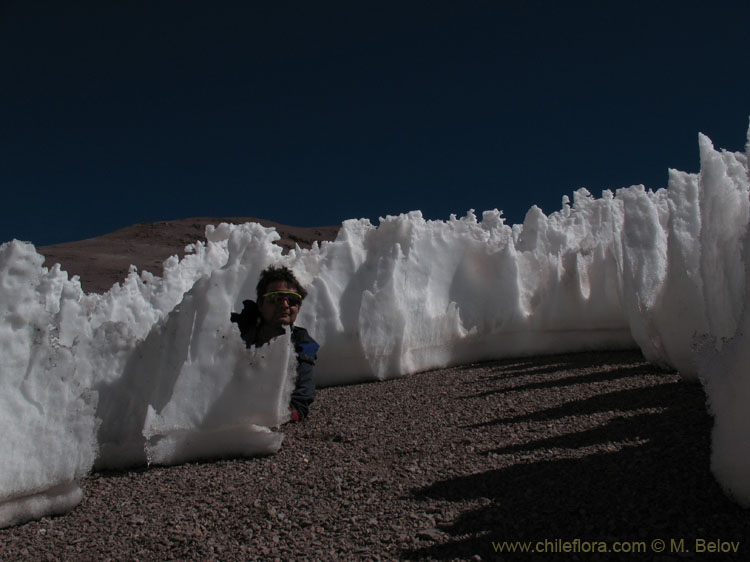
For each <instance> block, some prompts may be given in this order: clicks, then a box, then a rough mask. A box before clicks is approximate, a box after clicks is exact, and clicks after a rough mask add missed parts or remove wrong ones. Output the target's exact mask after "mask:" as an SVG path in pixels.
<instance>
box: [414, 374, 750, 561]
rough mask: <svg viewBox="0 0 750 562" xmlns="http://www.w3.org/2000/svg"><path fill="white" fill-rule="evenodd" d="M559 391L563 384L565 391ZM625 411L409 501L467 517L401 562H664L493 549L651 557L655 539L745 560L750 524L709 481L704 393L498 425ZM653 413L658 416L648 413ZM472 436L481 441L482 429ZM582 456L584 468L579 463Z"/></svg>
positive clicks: (637, 395)
mask: <svg viewBox="0 0 750 562" xmlns="http://www.w3.org/2000/svg"><path fill="white" fill-rule="evenodd" d="M630 370H631V369H625V371H630ZM610 375H612V376H618V374H617V373H616V372H615V373H610ZM559 382H560V383H561V384H565V379H562V380H561V381H559ZM623 405H627V409H628V411H627V412H625V411H623V412H622V414H623V415H616V416H614V417H609V418H608V420H607V421H606V422H604V423H602V424H601V425H598V426H596V427H593V428H589V429H585V430H582V431H579V432H574V433H568V434H565V435H560V436H555V437H546V438H542V439H538V440H532V441H531V442H527V443H514V444H511V445H506V446H500V447H495V448H489V449H486V450H484V451H481V453H482V454H484V455H486V456H487V457H488V462H489V459H490V457H491V456H492V455H507V456H509V457H510V458H511V459H512V460H511V463H512V464H511V465H510V466H507V467H504V468H500V469H492V470H487V471H483V472H479V473H475V474H471V473H470V471H469V470H468V469H467V474H465V475H463V476H459V477H456V478H450V479H446V480H440V481H436V482H434V483H433V484H431V485H429V486H426V487H420V488H416V489H414V490H412V497H413V498H414V499H416V500H417V501H423V502H425V503H431V502H435V501H439V502H445V501H447V502H455V503H456V504H459V505H460V506H462V507H463V506H467V505H468V506H469V507H468V509H466V510H465V511H463V512H462V513H461V514H460V515H459V516H458V517H456V518H455V519H453V520H452V521H451V522H450V523H448V524H445V525H443V526H440V527H439V529H440V531H441V532H443V533H445V534H447V536H448V537H449V540H448V541H447V542H440V544H434V545H432V546H425V547H423V548H419V549H411V550H407V551H403V552H402V556H403V557H404V558H406V559H411V560H413V559H424V558H427V559H431V560H453V559H467V560H469V559H474V558H473V557H475V556H477V555H478V556H480V557H481V559H482V560H494V559H503V560H514V561H515V560H541V559H544V560H547V559H552V560H556V559H565V560H619V559H622V560H636V559H637V560H641V559H649V560H650V559H652V557H653V556H655V555H656V554H655V553H654V551H652V550H647V552H645V553H643V554H640V555H639V554H634V553H632V552H631V553H628V554H619V555H618V554H613V553H608V554H605V555H596V554H591V553H588V554H584V553H578V554H572V553H557V554H555V553H551V552H546V553H542V554H540V553H536V554H534V553H521V552H515V553H505V554H499V553H498V552H496V551H495V550H494V548H495V547H494V546H493V541H494V542H495V543H499V542H502V541H529V542H532V543H537V542H539V541H545V540H548V541H555V540H556V539H561V540H562V541H573V540H575V539H580V540H581V541H607V542H608V543H609V544H612V543H613V542H614V541H620V542H624V541H645V544H646V545H647V546H648V545H649V544H650V541H652V540H654V539H663V540H666V541H667V542H669V541H670V539H675V540H677V541H679V540H681V539H684V544H685V549H686V550H693V547H694V545H695V541H696V539H707V540H716V539H720V540H723V541H739V543H740V547H739V552H738V553H736V554H733V553H717V554H707V553H701V554H699V555H698V554H694V555H697V556H699V557H700V559H701V560H711V559H716V560H728V559H746V557H747V556H748V552H750V513H748V512H747V511H746V510H743V509H742V508H741V507H740V506H739V505H738V504H736V503H734V502H732V501H731V500H730V499H729V498H728V497H727V496H726V495H725V494H724V493H723V491H722V490H721V488H720V486H719V484H718V483H717V482H716V480H715V479H714V477H713V475H712V474H711V471H710V437H711V425H712V420H711V418H710V416H709V414H707V413H706V410H705V394H704V392H703V390H702V388H701V387H700V385H699V384H698V383H686V382H674V383H668V384H658V385H655V386H650V387H645V388H637V389H629V390H624V391H618V392H612V393H608V394H602V395H598V396H595V397H592V398H589V399H585V400H581V401H574V402H569V403H566V404H563V405H561V406H559V407H554V408H549V409H546V410H542V411H539V412H534V413H529V414H521V415H516V416H508V417H505V418H501V419H497V420H495V421H494V422H492V423H493V424H509V426H510V424H513V423H516V422H522V421H546V422H554V420H559V419H561V418H563V417H566V416H581V415H583V416H592V415H596V414H597V413H607V412H612V411H614V412H617V411H618V410H622V408H623ZM647 408H650V411H646V412H644V410H643V409H647ZM634 410H637V411H634ZM467 429H468V430H469V431H478V430H479V431H481V428H480V427H479V426H476V427H474V428H467ZM696 442H697V444H698V446H695V445H696ZM618 449H619V450H618ZM610 450H611V452H609V451H610ZM576 455H579V456H580V455H583V456H581V457H580V458H571V457H574V456H576ZM438 542H439V541H438ZM665 554H669V553H668V552H665ZM597 556H599V557H597ZM617 556H620V558H618V557H617ZM713 556H715V558H712V557H713ZM733 557H735V558H733ZM657 559H658V556H657ZM664 559H665V560H667V559H669V560H671V559H672V558H664Z"/></svg>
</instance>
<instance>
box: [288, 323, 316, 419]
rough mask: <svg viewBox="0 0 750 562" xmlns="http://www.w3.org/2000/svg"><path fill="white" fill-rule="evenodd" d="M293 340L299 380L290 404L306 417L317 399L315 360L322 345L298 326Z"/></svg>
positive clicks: (294, 330) (293, 333)
mask: <svg viewBox="0 0 750 562" xmlns="http://www.w3.org/2000/svg"><path fill="white" fill-rule="evenodd" d="M292 342H293V343H294V350H295V351H296V352H297V382H296V384H295V387H294V391H293V392H292V399H291V400H290V406H291V407H292V408H294V409H295V410H297V412H298V414H299V415H300V416H301V417H302V418H306V417H307V414H308V412H309V411H310V404H312V403H313V401H314V400H315V361H316V359H317V358H318V349H320V346H319V345H318V343H317V342H316V341H315V340H314V339H312V338H311V337H310V334H308V333H307V330H305V329H304V328H298V327H295V328H294V329H293V331H292Z"/></svg>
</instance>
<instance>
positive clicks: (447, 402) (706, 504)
mask: <svg viewBox="0 0 750 562" xmlns="http://www.w3.org/2000/svg"><path fill="white" fill-rule="evenodd" d="M710 428H711V419H710V417H709V416H708V414H707V413H706V409H705V397H704V394H703V391H702V389H701V387H700V385H698V384H695V383H684V382H682V381H681V380H680V379H679V377H678V376H677V375H676V374H674V373H665V372H663V371H659V370H657V369H656V368H654V367H653V366H651V365H649V364H648V363H646V362H645V361H644V360H643V359H642V357H641V356H640V354H639V353H637V352H611V353H582V354H572V355H559V356H549V357H542V358H533V359H532V358H529V359H514V360H503V361H495V362H489V363H481V364H474V365H466V366H462V367H455V368H450V369H443V370H438V371H432V372H427V373H420V374H416V375H412V376H409V377H405V378H402V379H398V380H393V381H387V382H381V383H369V384H359V385H351V386H344V387H334V388H326V389H322V390H320V391H319V397H318V400H317V401H316V403H315V404H314V410H313V413H312V416H311V417H310V418H309V419H308V420H307V421H306V422H305V423H303V424H297V425H287V426H285V433H286V439H285V442H284V445H283V446H282V449H281V451H280V452H279V453H278V454H277V455H274V456H270V457H265V458H255V459H233V460H232V459H230V460H222V461H216V462H206V463H192V464H187V465H182V466H176V467H152V468H150V469H139V470H132V471H125V472H117V473H98V474H94V475H92V476H90V477H89V478H87V479H86V480H85V481H84V482H82V485H83V488H84V494H85V496H84V500H83V502H82V503H81V505H80V506H78V507H77V508H76V509H75V510H74V511H73V512H72V513H70V514H68V515H65V516H62V517H55V518H46V519H44V520H42V521H38V522H31V523H27V524H25V525H22V526H18V527H15V528H11V529H5V530H0V560H2V561H8V562H10V561H15V560H24V561H30V560H92V561H93V560H97V561H98V560H123V561H124V560H144V561H145V560H154V561H157V560H158V561H162V560H227V561H230V560H550V559H552V560H558V559H560V560H618V559H621V560H683V559H686V558H687V559H694V560H713V559H715V560H728V559H738V560H741V559H744V560H746V559H748V558H747V557H748V555H749V554H750V512H748V510H744V509H742V508H740V507H739V506H738V505H736V504H735V503H733V502H732V501H731V500H730V499H728V498H727V497H726V496H725V494H724V493H723V492H722V490H721V489H720V488H719V486H718V485H717V484H716V482H715V481H714V479H713V477H712V476H711V473H710V470H709V440H710ZM555 539H561V540H566V541H573V540H574V539H581V540H584V541H607V545H608V546H609V547H614V546H613V542H614V541H620V542H625V541H645V542H644V543H643V544H644V546H645V548H646V552H645V553H644V554H640V555H639V554H633V553H630V554H622V555H617V554H613V553H609V554H591V553H585V554H576V553H567V554H553V553H550V552H547V553H543V554H535V555H534V554H521V553H515V554H506V555H500V554H496V553H495V552H494V550H493V545H492V541H496V542H499V541H534V542H536V541H544V540H549V541H551V542H550V543H549V544H550V545H551V546H548V547H547V548H548V549H552V548H554V546H553V545H554V544H555V542H554V541H555ZM654 539H663V540H666V541H667V543H666V544H667V548H666V551H665V552H663V553H655V552H654V551H653V550H652V548H651V546H650V544H651V541H652V540H654ZM697 539H701V540H702V539H711V540H716V539H719V540H722V541H727V542H728V541H735V542H739V545H738V546H739V551H738V553H737V554H731V553H730V554H704V553H695V552H691V553H674V552H670V548H669V544H670V541H671V540H673V541H677V542H676V543H675V544H678V541H679V540H684V546H685V549H686V550H691V551H694V550H695V546H696V542H695V541H696V540H697ZM698 546H700V543H699V545H698ZM618 556H619V557H618Z"/></svg>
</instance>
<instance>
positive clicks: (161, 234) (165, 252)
mask: <svg viewBox="0 0 750 562" xmlns="http://www.w3.org/2000/svg"><path fill="white" fill-rule="evenodd" d="M222 222H227V223H232V224H242V223H246V222H256V223H259V224H261V225H263V226H266V227H274V228H275V229H276V231H277V232H278V233H279V235H280V236H281V239H280V240H279V241H278V242H277V244H279V245H280V246H281V247H282V248H283V249H284V253H286V252H288V251H289V250H290V249H293V248H294V247H295V246H296V245H299V247H300V248H310V247H311V246H312V243H313V242H315V241H318V242H322V241H324V240H334V239H335V238H336V235H337V234H338V231H339V229H340V228H341V227H340V226H321V227H297V226H288V225H284V224H279V223H276V222H273V221H269V220H265V219H258V218H254V217H224V218H218V217H193V218H187V219H177V220H171V221H159V222H145V223H139V224H134V225H132V226H128V227H125V228H121V229H119V230H116V231H114V232H110V233H109V234H104V235H102V236H97V237H95V238H88V239H86V240H80V241H77V242H65V243H64V244H53V245H50V246H40V247H38V248H37V251H38V252H39V253H40V254H42V255H43V256H44V257H45V260H44V265H45V267H52V266H53V265H54V264H56V263H59V264H60V265H61V267H62V268H63V270H65V271H67V272H68V274H69V275H70V276H73V275H78V276H79V277H80V279H81V286H82V287H83V289H84V291H86V292H87V293H92V292H93V293H102V292H105V291H107V290H109V289H110V288H111V287H112V285H114V284H115V283H118V282H120V281H122V280H123V279H125V277H126V276H127V274H128V271H129V269H130V265H131V264H132V265H135V266H136V267H137V268H138V271H150V272H151V273H153V274H155V275H161V274H162V271H163V268H162V263H163V262H164V260H166V259H167V258H168V257H169V256H172V255H175V254H177V255H178V256H179V257H180V258H182V257H183V256H184V254H185V246H187V245H188V244H192V243H193V242H195V241H197V240H201V241H205V239H206V237H205V231H206V226H208V225H209V224H213V225H218V224H220V223H222Z"/></svg>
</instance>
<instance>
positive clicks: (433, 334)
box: [0, 133, 750, 526]
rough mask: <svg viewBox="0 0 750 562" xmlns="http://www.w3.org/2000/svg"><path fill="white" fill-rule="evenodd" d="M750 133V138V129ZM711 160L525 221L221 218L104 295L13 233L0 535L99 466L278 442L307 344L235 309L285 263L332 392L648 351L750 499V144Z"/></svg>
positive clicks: (255, 449) (3, 283)
mask: <svg viewBox="0 0 750 562" xmlns="http://www.w3.org/2000/svg"><path fill="white" fill-rule="evenodd" d="M749 139H750V133H749ZM699 146H700V160H701V172H700V173H699V174H687V173H683V172H678V171H675V170H670V176H669V185H668V187H667V188H666V189H660V190H658V191H656V192H653V191H651V190H646V189H645V188H644V187H643V186H633V187H629V188H625V189H618V190H617V191H616V192H615V193H612V192H610V191H605V192H604V193H602V196H601V198H599V199H597V198H594V197H593V196H591V195H590V194H589V193H588V192H587V191H586V190H585V189H579V190H578V191H576V192H575V193H574V196H573V203H572V204H571V203H570V202H569V200H568V198H567V197H564V198H563V207H562V210H560V211H558V212H556V213H553V214H551V215H550V216H545V215H544V214H543V213H542V211H541V210H540V209H538V208H537V207H532V208H531V209H530V210H529V211H528V213H527V215H526V219H525V221H524V224H523V225H515V226H513V227H510V226H508V225H506V224H505V223H504V219H503V218H502V216H501V212H500V211H497V210H492V211H485V212H484V213H483V214H482V217H481V220H480V219H479V218H478V217H477V216H475V215H474V213H473V211H471V212H469V213H468V214H467V215H466V216H464V217H462V218H456V217H455V216H452V217H451V218H450V219H449V220H448V221H427V220H424V219H423V217H422V215H421V213H420V212H419V211H414V212H411V213H408V214H405V215H400V216H398V217H390V216H389V217H386V218H385V219H381V221H380V225H379V226H378V227H375V226H373V225H372V224H370V222H369V221H367V220H349V221H346V222H344V223H343V225H342V228H341V231H340V233H339V235H338V238H337V239H336V240H335V241H334V242H324V243H323V244H322V245H321V246H318V245H314V246H313V248H312V249H310V250H300V249H297V250H295V251H292V252H290V253H289V254H287V255H282V254H281V248H280V247H278V246H276V245H275V244H273V243H272V242H273V241H274V240H276V239H278V234H277V233H276V232H275V231H274V230H273V229H268V228H264V227H261V226H260V225H258V224H254V223H249V224H244V225H228V224H222V225H220V226H219V227H216V228H214V227H208V229H207V239H208V242H207V243H206V244H203V243H196V244H194V245H192V246H191V247H190V248H191V250H192V253H190V254H189V255H187V256H186V257H185V258H184V259H182V260H181V261H178V260H177V258H176V257H173V258H170V259H169V260H167V262H166V263H165V270H164V276H163V277H162V278H158V277H155V276H153V275H150V274H148V273H144V274H143V276H139V275H138V274H137V273H136V272H135V270H133V271H131V273H130V275H129V276H128V278H127V279H126V280H125V281H124V282H123V283H122V284H118V285H115V286H114V287H112V289H110V291H109V292H107V293H105V294H103V295H98V294H85V293H84V292H83V291H82V289H81V286H80V283H79V282H78V279H77V278H73V279H69V278H68V275H67V274H66V273H65V272H64V271H61V270H60V268H59V266H56V267H54V268H52V269H49V270H48V269H46V268H43V267H42V263H43V258H42V256H40V255H39V254H38V253H37V252H36V250H35V249H34V247H33V246H32V245H30V244H27V243H22V242H18V241H12V242H8V243H6V244H3V245H2V246H0V369H1V370H0V422H1V423H2V428H3V431H2V432H0V526H8V525H13V524H17V523H20V522H23V521H26V520H29V519H35V518H40V517H42V516H45V515H49V514H54V513H62V512H65V511H67V510H70V509H72V508H73V507H74V506H75V505H76V504H77V503H78V502H79V501H80V499H81V490H80V488H79V487H78V485H77V484H76V480H77V479H79V478H81V477H82V476H85V475H86V474H87V473H88V472H90V471H91V470H92V469H93V468H94V467H95V466H96V467H124V466H129V465H139V464H146V463H158V464H173V463H180V462H185V461H187V460H191V459H197V458H211V457H221V456H227V455H248V456H251V455H260V454H269V453H273V452H275V451H276V450H278V448H279V446H280V445H281V440H282V435H281V433H280V432H279V431H278V427H279V426H280V425H281V424H282V423H283V422H284V421H286V417H287V415H288V414H287V407H286V405H287V404H288V400H289V395H290V393H291V388H292V385H293V377H294V373H295V364H294V362H295V360H296V359H295V355H294V353H293V350H292V349H291V344H290V339H289V337H288V335H287V336H286V337H282V338H277V339H276V340H274V341H273V342H272V343H271V344H269V345H268V346H265V347H264V348H261V349H259V350H248V349H246V348H245V346H244V344H243V342H242V340H241V339H240V336H239V331H238V330H237V329H236V326H235V325H234V324H232V323H231V322H230V320H229V316H230V313H231V312H232V311H239V310H240V309H241V308H242V300H243V299H247V298H252V297H253V296H254V287H255V283H256V282H257V279H258V275H259V273H260V272H261V270H263V269H264V268H265V267H266V266H268V265H270V264H284V265H287V266H289V267H291V268H292V269H293V270H294V272H295V273H296V275H297V276H298V278H299V279H300V281H301V282H302V283H303V284H305V285H306V286H307V288H308V290H309V296H308V298H307V299H306V301H305V306H304V307H303V308H302V310H301V312H300V317H299V324H300V325H302V326H305V327H306V328H308V329H309V330H310V332H311V333H312V334H313V336H314V337H315V339H316V340H317V341H318V342H319V343H320V344H321V351H320V355H319V361H318V366H317V367H316V376H317V379H318V382H319V384H322V385H331V384H338V383H345V382H355V381H363V380H368V379H369V380H372V379H387V378H392V377H399V376H402V375H407V374H410V373H414V372H417V371H421V370H425V369H431V368H437V367H445V366H449V365H455V364H461V363H466V362H473V361H478V360H484V359H497V358H501V357H510V356H519V355H530V354H545V353H558V352H573V351H581V350H591V349H602V350H604V349H615V348H629V347H636V346H637V347H639V348H640V349H641V350H642V352H643V353H644V355H645V356H646V358H647V359H648V360H649V361H652V362H654V363H657V364H660V365H666V366H671V367H674V368H676V369H677V370H679V372H680V373H681V375H682V376H683V377H684V378H686V379H696V378H699V379H700V380H701V381H702V383H703V384H704V387H705V389H706V392H707V395H708V398H709V407H710V410H711V412H712V414H713V415H714V417H715V426H714V431H713V451H712V469H713V472H714V474H715V476H716V478H717V479H718V480H719V482H720V483H721V484H722V486H723V487H724V489H725V490H727V492H728V493H730V494H731V495H732V496H733V497H734V498H735V499H736V500H737V501H739V502H740V503H742V504H743V505H746V506H748V505H750V373H748V371H747V365H750V311H748V310H747V308H746V306H745V303H746V297H745V295H746V294H750V290H749V289H748V282H750V275H749V274H748V270H747V267H748V264H749V263H750V243H748V241H747V240H746V238H747V235H748V219H749V217H750V199H749V191H750V174H749V172H748V151H750V140H749V142H748V147H747V148H746V152H745V153H732V152H727V151H724V150H722V151H717V150H715V149H714V147H713V146H712V144H711V142H710V140H709V139H708V138H706V137H704V136H702V135H701V136H700V138H699Z"/></svg>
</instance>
